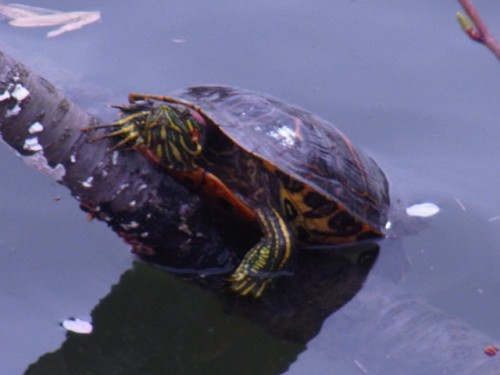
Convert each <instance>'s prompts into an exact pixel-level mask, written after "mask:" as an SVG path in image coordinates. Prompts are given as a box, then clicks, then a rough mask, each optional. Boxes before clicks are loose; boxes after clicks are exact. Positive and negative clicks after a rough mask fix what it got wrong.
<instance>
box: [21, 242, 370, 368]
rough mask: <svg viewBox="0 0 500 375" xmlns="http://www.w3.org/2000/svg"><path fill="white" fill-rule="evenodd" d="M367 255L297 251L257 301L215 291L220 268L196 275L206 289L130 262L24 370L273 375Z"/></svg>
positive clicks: (340, 299) (351, 290) (341, 299)
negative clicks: (86, 324) (73, 328)
mask: <svg viewBox="0 0 500 375" xmlns="http://www.w3.org/2000/svg"><path fill="white" fill-rule="evenodd" d="M377 255H378V245H376V244H363V245H361V246H359V247H356V248H353V249H350V250H347V251H346V250H345V249H344V251H342V252H335V251H302V252H301V253H300V256H299V262H298V264H299V265H300V266H299V267H297V268H298V269H297V271H296V272H295V275H294V276H293V277H282V278H281V279H278V281H277V282H276V286H275V288H273V289H272V290H269V291H266V293H265V294H264V296H263V297H262V298H261V299H259V300H253V299H249V298H238V297H234V296H232V295H230V294H229V293H223V292H221V290H217V289H218V288H219V287H220V285H222V283H221V282H218V281H217V280H216V278H219V279H220V278H222V277H226V275H224V276H217V277H215V276H210V277H207V278H204V282H203V284H204V288H212V289H215V291H214V292H208V291H207V290H204V289H202V288H199V287H198V286H196V285H193V284H192V283H190V282H186V281H184V280H180V279H179V278H178V277H175V276H172V275H171V274H169V273H166V272H164V271H162V270H160V269H157V268H154V267H151V266H149V265H147V264H145V263H143V262H136V263H135V264H134V267H133V269H132V270H130V271H127V272H126V273H125V274H124V275H123V276H122V278H121V280H120V282H119V283H118V284H117V285H115V286H114V287H113V288H112V290H111V293H110V294H109V295H108V296H106V297H105V298H104V299H103V300H102V301H101V302H100V303H99V304H98V305H97V306H96V307H95V309H94V310H93V312H92V320H93V325H94V332H93V333H92V334H91V335H88V336H84V335H77V334H72V333H68V335H67V339H66V341H65V342H64V344H63V345H62V347H61V348H60V349H58V350H57V351H55V352H53V353H48V354H45V355H43V356H42V357H41V358H40V359H39V360H38V361H37V362H36V363H34V364H32V365H31V366H30V367H29V368H28V370H27V371H26V374H30V375H32V374H72V375H73V374H235V373H249V374H279V373H282V372H283V371H285V370H286V369H287V368H288V366H289V365H290V364H291V363H293V362H294V361H295V359H296V357H297V355H298V354H299V353H300V352H302V351H303V350H304V349H305V343H306V342H307V341H308V340H310V339H311V338H312V337H314V336H315V335H316V334H317V332H318V331H319V330H320V328H321V325H322V323H323V321H324V319H325V318H326V317H328V316H329V315H331V314H332V313H333V312H334V311H336V310H337V309H339V308H340V307H341V306H343V305H344V304H345V303H346V302H348V301H349V300H350V299H351V298H352V297H353V296H354V295H355V294H356V293H357V292H358V291H359V289H360V288H361V286H362V285H363V282H364V280H365V279H366V276H367V274H368V272H369V270H370V268H371V266H372V265H373V264H374V261H375V259H376V258H377ZM198 281H199V280H198ZM219 281H220V280H219ZM243 317H244V318H243ZM242 371H243V372H242Z"/></svg>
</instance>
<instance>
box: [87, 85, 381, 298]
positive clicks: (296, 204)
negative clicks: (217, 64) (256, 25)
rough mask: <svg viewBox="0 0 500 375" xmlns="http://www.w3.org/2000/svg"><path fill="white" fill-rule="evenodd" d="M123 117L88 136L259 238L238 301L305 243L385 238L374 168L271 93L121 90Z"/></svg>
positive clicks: (288, 269)
mask: <svg viewBox="0 0 500 375" xmlns="http://www.w3.org/2000/svg"><path fill="white" fill-rule="evenodd" d="M128 99H129V103H128V104H127V105H124V106H116V107H118V108H119V109H120V110H121V112H122V116H121V117H120V118H119V120H117V121H116V122H113V123H111V124H105V125H99V126H94V127H92V128H87V129H85V130H95V129H98V128H112V131H109V132H107V133H105V134H104V135H101V136H98V137H96V138H93V139H92V140H93V141H97V140H101V139H104V138H113V139H118V140H119V141H117V143H115V144H114V146H113V147H112V148H111V149H112V150H120V149H133V150H138V151H140V152H141V153H143V154H145V155H146V156H147V157H148V158H149V159H150V160H152V162H153V163H154V164H156V165H158V166H161V167H162V168H163V169H164V170H165V171H166V172H167V173H168V174H170V175H171V176H172V177H174V179H175V180H177V181H178V182H179V183H181V184H182V185H183V186H185V187H187V188H189V189H190V190H191V191H193V192H195V193H196V194H198V195H199V196H200V197H201V199H202V201H204V202H207V203H208V204H210V205H212V206H213V207H217V208H218V210H214V212H217V215H219V212H221V213H224V217H228V218H230V217H231V215H233V216H234V217H238V218H239V219H243V220H245V221H246V222H249V223H252V224H254V225H256V226H258V228H260V233H261V238H260V239H259V240H258V242H257V243H256V244H254V246H253V247H252V248H250V249H249V250H248V251H247V252H246V254H245V255H244V256H243V259H242V260H241V262H240V263H239V265H238V266H237V267H236V268H235V270H234V271H233V273H232V275H231V276H230V277H229V286H230V289H232V290H233V291H234V292H236V293H237V294H239V295H242V296H244V295H251V296H254V297H260V296H261V295H262V294H263V292H264V290H266V288H267V287H268V286H269V284H270V283H271V282H272V281H273V280H274V279H275V278H276V277H278V276H282V275H289V274H291V273H292V272H293V268H294V263H295V259H296V254H297V251H298V249H300V247H301V246H304V245H311V244H312V245H315V244H317V245H322V244H328V245H335V244H345V243H351V242H355V241H360V240H368V239H376V238H380V237H383V236H384V225H385V223H386V222H387V215H388V209H389V207H390V198H389V184H388V181H387V178H386V176H385V174H384V172H383V171H382V169H381V168H380V167H379V166H378V164H377V163H376V162H375V161H374V160H373V159H372V158H371V157H369V156H367V155H366V154H365V153H364V152H363V151H361V150H358V149H357V148H355V147H354V146H353V145H352V143H351V142H350V141H349V140H348V138H347V137H346V136H345V135H344V134H343V133H342V132H341V131H340V130H339V129H338V128H337V127H335V126H334V125H332V124H330V123H329V122H327V121H325V120H323V119H321V118H320V117H318V116H316V115H314V114H312V113H310V112H308V111H306V110H304V109H302V108H299V107H297V106H294V105H290V104H287V103H285V102H283V101H281V100H279V99H276V98H274V97H272V96H270V95H266V94H261V93H257V92H253V91H248V90H244V89H239V88H233V87H228V86H220V85H205V86H194V87H190V88H187V89H185V90H183V91H180V92H178V93H176V94H173V95H172V96H163V95H149V94H135V93H132V94H129V98H128Z"/></svg>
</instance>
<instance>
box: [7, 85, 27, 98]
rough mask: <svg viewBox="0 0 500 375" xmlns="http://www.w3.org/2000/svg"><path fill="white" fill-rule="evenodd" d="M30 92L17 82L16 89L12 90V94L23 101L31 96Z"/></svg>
mask: <svg viewBox="0 0 500 375" xmlns="http://www.w3.org/2000/svg"><path fill="white" fill-rule="evenodd" d="M29 94H30V92H29V91H28V90H27V89H26V88H25V87H24V86H23V85H21V84H20V83H16V86H14V90H13V91H12V92H11V94H10V95H11V96H12V97H13V98H14V99H16V100H17V101H18V102H22V101H23V100H24V99H26V98H27V97H28V96H29Z"/></svg>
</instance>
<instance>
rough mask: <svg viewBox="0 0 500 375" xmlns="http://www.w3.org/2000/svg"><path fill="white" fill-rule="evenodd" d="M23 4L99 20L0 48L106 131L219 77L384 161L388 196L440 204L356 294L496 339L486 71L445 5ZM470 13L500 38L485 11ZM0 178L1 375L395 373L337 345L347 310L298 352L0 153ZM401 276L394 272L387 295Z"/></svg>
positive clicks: (385, 249)
mask: <svg viewBox="0 0 500 375" xmlns="http://www.w3.org/2000/svg"><path fill="white" fill-rule="evenodd" d="M30 3H31V4H32V5H35V4H36V5H37V6H43V7H48V8H56V9H62V10H100V11H101V12H102V16H103V18H102V20H101V21H100V22H98V23H97V24H94V25H91V26H88V27H86V28H84V29H82V30H79V31H75V32H72V33H68V34H64V35H62V36H60V37H57V38H54V39H46V38H45V32H46V30H41V29H30V30H28V29H19V28H18V29H14V28H11V27H9V26H8V25H7V23H5V22H2V23H0V48H2V49H4V50H6V51H8V52H10V53H11V54H13V55H14V56H15V57H17V58H19V59H20V60H21V61H23V62H24V63H26V64H27V65H29V66H30V67H31V68H32V69H33V70H34V71H36V72H38V73H40V74H41V75H43V76H45V77H46V78H47V79H49V80H51V81H54V82H55V83H56V84H58V85H59V86H60V87H61V88H62V89H63V90H64V91H66V92H67V93H68V94H69V96H70V97H71V98H72V99H73V100H74V101H75V102H76V103H78V104H80V105H82V106H83V107H84V108H86V109H88V110H90V111H92V112H94V113H98V114H100V115H102V116H104V117H106V116H108V117H109V116H110V115H111V114H112V112H110V111H109V110H108V109H106V108H105V106H106V105H107V104H110V103H117V102H124V101H125V100H126V95H127V93H128V92H130V91H139V92H151V93H160V94H162V93H167V92H169V91H173V90H175V89H178V88H182V87H185V86H190V85H194V84H201V83H223V84H228V85H234V86H239V87H244V88H248V89H254V90H258V91H264V92H268V93H270V94H272V95H274V96H277V97H280V98H282V99H284V100H285V101H288V102H291V103H295V104H298V105H300V106H302V107H304V108H307V109H309V110H310V111H312V112H314V113H317V114H319V115H321V116H322V117H324V118H326V119H329V120H331V121H332V122H333V123H335V124H336V125H337V126H339V127H340V128H341V129H342V130H343V131H344V132H345V133H346V134H347V135H348V136H349V137H350V138H351V139H352V140H353V141H354V143H356V144H357V145H359V146H360V147H362V148H364V149H365V150H367V151H368V152H369V153H371V154H372V155H373V156H374V157H375V158H376V159H377V161H378V162H379V163H380V164H381V165H382V166H383V168H384V170H385V171H386V172H387V174H388V176H389V178H390V180H391V184H392V186H393V190H394V192H395V194H396V195H397V196H399V197H402V198H403V199H404V200H405V201H407V202H408V203H416V202H422V201H430V202H433V203H435V204H437V205H439V206H440V207H441V212H440V213H439V214H438V215H437V216H436V217H435V218H434V219H433V220H432V222H431V225H430V227H429V228H428V229H427V230H425V231H423V232H421V233H420V234H418V235H416V236H412V237H407V238H403V240H402V242H403V246H402V247H403V250H402V251H404V252H405V257H403V258H407V263H405V261H401V260H400V258H399V257H394V254H393V252H394V250H393V249H392V248H391V247H389V246H388V245H387V246H386V245H385V243H382V245H381V254H380V257H379V260H378V262H377V264H376V265H375V268H374V269H373V270H372V273H371V275H370V276H369V277H368V279H367V282H366V288H365V289H363V290H362V291H361V292H360V294H359V298H360V299H362V298H366V295H367V294H368V295H369V293H383V291H384V289H383V288H378V285H379V283H380V280H381V279H383V280H384V281H383V283H385V282H387V283H388V285H390V287H388V288H387V289H386V290H387V291H388V292H387V294H388V295H390V293H389V288H393V287H394V288H397V290H398V291H404V292H405V293H409V294H410V295H411V296H412V298H413V297H414V298H415V299H416V300H422V301H425V303H426V304H428V305H429V306H431V307H433V308H437V309H439V310H441V311H443V312H444V313H445V314H447V316H449V317H451V318H453V319H457V320H459V321H461V322H463V323H464V324H465V325H467V326H468V327H470V329H471V330H472V331H474V332H477V333H478V334H480V335H484V336H488V337H490V338H491V341H492V342H491V343H492V344H493V343H495V340H496V341H497V342H498V340H500V328H499V327H500V324H499V323H500V318H499V317H498V313H497V311H498V310H499V307H500V302H499V301H500V298H499V296H500V289H499V287H498V285H500V273H499V272H498V264H500V251H499V250H500V245H499V243H500V235H499V233H500V231H499V228H500V220H496V218H497V216H498V215H500V194H499V189H498V180H499V178H500V167H499V163H498V161H499V160H500V151H499V147H498V144H499V142H498V140H499V139H500V78H499V74H498V69H499V65H498V61H496V60H495V58H494V57H493V55H492V54H491V53H490V52H489V51H487V50H486V49H485V48H483V47H482V46H480V45H478V44H474V43H473V42H471V41H469V40H467V38H466V37H465V36H464V35H463V34H462V33H461V31H460V30H459V28H458V26H457V24H456V21H455V19H454V14H455V12H456V11H457V10H458V9H459V7H458V3H457V2H454V1H450V2H446V3H445V2H438V3H437V2H421V1H411V2H404V3H403V2H398V1H389V0H387V1H378V2H376V4H375V3H373V4H372V3H366V2H361V1H342V2H325V1H314V2H303V1H287V2H281V1H269V0H268V1H248V2H235V1H211V2H207V1H190V0H184V1H141V2H128V3H127V2H120V4H118V3H112V2H108V3H102V2H98V1H65V2H60V1H37V2H33V1H31V2H30ZM477 3H480V4H478V5H480V6H481V7H480V9H481V10H483V12H484V15H485V17H486V19H487V21H488V22H489V23H490V24H491V26H492V29H493V30H494V31H495V32H496V34H497V36H500V25H499V24H498V19H497V18H498V17H495V15H497V14H499V13H500V6H499V4H498V2H495V1H482V2H479V1H477ZM26 4H28V2H27V3H26ZM0 168H1V170H2V176H3V177H2V178H1V180H0V181H1V184H0V211H1V213H2V215H1V219H0V223H1V225H0V258H1V262H0V285H1V287H0V301H1V303H0V333H1V339H0V372H1V373H2V374H21V373H23V372H24V371H25V370H26V369H27V368H28V367H29V366H30V365H32V367H31V369H30V371H32V372H31V373H37V374H53V373H54V372H53V369H54V368H58V369H61V368H66V369H67V370H66V371H67V373H68V374H73V373H89V374H100V373H102V374H113V373H114V374H160V373H189V374H211V373H213V374H215V373H217V374H220V373H235V372H236V371H237V370H238V369H247V370H248V371H247V370H245V371H247V372H245V371H241V372H240V373H249V374H252V373H268V374H277V373H281V372H284V371H286V370H287V368H288V367H289V366H290V373H293V374H302V373H305V372H306V371H307V373H310V374H328V373H335V370H337V372H336V373H343V374H351V373H352V374H356V373H362V371H363V369H365V370H367V371H368V373H391V372H387V371H390V370H389V369H394V367H391V365H390V359H387V358H385V359H384V360H382V359H380V358H372V357H370V356H369V355H367V354H366V353H365V352H364V349H365V348H367V347H370V345H375V344H376V343H377V342H378V341H377V340H379V339H380V337H381V336H383V335H380V332H377V334H374V333H373V332H371V334H370V335H368V334H367V336H366V337H363V335H353V337H354V339H352V340H349V339H348V338H349V337H350V332H351V331H350V329H352V327H350V326H349V325H347V324H346V323H345V320H343V318H342V317H343V316H347V315H349V314H350V310H349V309H352V308H353V307H355V306H356V303H359V300H356V299H355V300H353V301H352V303H349V304H347V305H346V306H345V307H344V308H343V309H341V310H340V311H339V312H337V313H336V314H334V315H333V316H331V317H330V318H328V319H327V321H326V323H325V326H324V328H323V330H322V331H321V332H320V333H319V335H318V336H317V337H316V338H315V339H313V340H312V341H311V342H310V343H309V344H308V346H307V347H305V346H304V345H298V344H294V343H291V342H287V341H285V340H282V339H279V338H276V337H273V336H271V335H269V334H268V333H267V332H266V331H265V330H264V329H263V328H262V327H260V326H259V325H258V324H256V323H253V322H250V321H247V320H245V319H243V318H241V317H238V316H237V315H232V314H227V313H226V312H225V311H224V310H223V308H222V307H221V305H220V304H219V302H217V301H216V300H215V299H214V298H213V297H212V296H210V295H208V294H206V293H205V292H203V291H201V290H199V289H198V288H197V287H194V286H192V285H190V284H188V283H187V282H183V281H179V280H177V279H175V278H174V277H172V276H170V275H167V274H165V273H163V272H160V271H158V270H152V269H150V268H149V267H145V266H144V265H141V264H135V265H134V264H133V259H132V257H131V255H130V254H129V253H128V248H127V246H126V245H125V244H122V243H121V241H120V240H118V239H117V238H116V237H115V235H114V234H113V233H111V232H110V231H108V230H107V229H106V228H105V226H104V225H103V224H100V223H88V222H86V220H85V215H84V214H83V213H82V212H81V211H79V209H78V205H77V203H76V202H75V201H73V200H72V198H71V197H69V195H68V194H67V193H66V192H65V191H64V189H63V188H62V187H59V186H55V185H54V184H52V183H51V182H50V181H49V180H48V179H47V178H46V177H45V176H40V175H38V174H37V173H36V172H35V171H34V170H32V169H30V168H29V167H26V166H25V165H24V164H23V163H22V162H21V161H20V160H19V159H18V158H17V157H16V156H15V155H13V153H12V152H11V151H10V150H9V149H8V148H7V147H6V146H1V145H0ZM55 197H57V199H54V198H55ZM59 197H61V198H62V199H59ZM394 259H396V261H394ZM393 263H396V266H395V265H394V264H393ZM394 267H396V268H397V272H396V273H397V274H398V275H402V277H401V278H399V277H398V278H396V279H397V280H394V278H392V279H391V280H390V281H387V280H386V279H384V275H387V274H389V273H390V272H392V270H394ZM391 290H392V289H391ZM381 291H382V292H381ZM398 293H399V292H398ZM395 295H396V294H395ZM398 295H399V294H398ZM93 309H95V310H94V312H92V311H93ZM91 312H92V317H93V319H94V323H95V329H96V331H95V334H94V335H93V336H91V337H74V336H69V337H67V336H66V333H65V332H64V331H63V329H62V328H61V327H59V326H58V323H59V322H60V321H61V320H62V319H65V318H67V317H70V316H78V317H82V318H90V316H91ZM342 314H344V315H342ZM364 318H366V317H364ZM368 319H369V317H368ZM401 337H404V335H402V336H401ZM412 339H413V338H412V337H407V340H408V343H411V340H412ZM332 340H334V342H331V341H332ZM402 340H403V339H402ZM401 345H402V346H404V345H405V342H404V340H403V341H401ZM482 349H483V348H482V347H478V348H477V350H478V352H479V353H481V355H483V354H482ZM54 351H55V352H56V354H54V355H46V354H47V353H50V352H54ZM382 352H383V351H382ZM78 353H79V354H78ZM81 353H84V354H85V355H82V354H81ZM346 353H348V354H346ZM299 354H300V355H299ZM44 355H45V357H43V358H42V359H41V360H39V357H41V356H44ZM497 357H498V356H497ZM497 357H496V358H492V360H497V361H498V359H497ZM360 366H361V367H360ZM384 366H386V367H384ZM384 368H385V371H386V372H383V371H384ZM499 368H500V363H499ZM51 371H52V372H51ZM85 371H87V372H85ZM360 371H361V372H360ZM376 371H380V372H376ZM426 371H427V372H426V373H432V369H426ZM394 373H395V372H394ZM398 373H401V372H398ZM408 373H414V372H408Z"/></svg>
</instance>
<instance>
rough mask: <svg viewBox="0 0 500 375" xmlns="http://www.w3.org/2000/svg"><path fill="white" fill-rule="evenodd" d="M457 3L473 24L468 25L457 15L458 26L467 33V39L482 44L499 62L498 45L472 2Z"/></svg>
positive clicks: (459, 0) (499, 44)
mask: <svg viewBox="0 0 500 375" xmlns="http://www.w3.org/2000/svg"><path fill="white" fill-rule="evenodd" d="M458 2H459V3H460V4H461V5H462V8H464V10H465V13H467V16H468V17H469V18H470V19H471V21H472V23H473V24H468V22H467V21H466V20H465V17H464V16H463V15H461V14H460V13H459V14H457V17H458V19H459V22H460V25H461V26H462V28H463V29H464V31H465V32H466V33H467V35H469V37H470V38H471V39H472V40H475V41H476V42H479V43H482V44H484V45H485V46H486V47H488V48H489V49H490V50H491V51H492V52H493V53H494V54H495V56H496V57H497V59H499V60H500V43H498V42H497V40H496V39H495V36H494V35H493V34H492V33H491V32H490V30H489V29H488V26H487V25H486V23H485V22H484V21H483V19H482V18H481V16H480V15H479V12H478V11H477V9H476V8H475V7H474V5H473V4H472V1H471V0H458Z"/></svg>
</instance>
